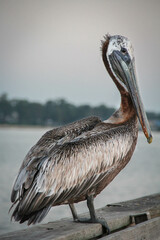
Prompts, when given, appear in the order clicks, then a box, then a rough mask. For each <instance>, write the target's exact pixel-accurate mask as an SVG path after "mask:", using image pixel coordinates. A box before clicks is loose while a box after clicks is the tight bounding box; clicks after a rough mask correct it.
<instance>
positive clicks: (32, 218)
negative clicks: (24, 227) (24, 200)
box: [11, 204, 52, 225]
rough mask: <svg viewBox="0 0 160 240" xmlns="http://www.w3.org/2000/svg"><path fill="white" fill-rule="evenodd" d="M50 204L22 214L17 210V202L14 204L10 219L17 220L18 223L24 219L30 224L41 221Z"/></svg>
mask: <svg viewBox="0 0 160 240" xmlns="http://www.w3.org/2000/svg"><path fill="white" fill-rule="evenodd" d="M51 207H52V205H48V206H46V207H44V208H42V209H40V210H38V211H35V212H32V213H30V214H28V215H27V213H26V214H22V213H21V212H20V211H19V204H18V205H17V206H16V208H15V210H14V212H13V214H12V216H11V220H12V219H14V220H15V221H17V222H19V223H23V222H25V221H28V223H27V224H28V225H30V224H36V223H39V222H41V221H42V220H43V219H44V217H45V216H46V215H47V213H48V212H49V210H50V209H51Z"/></svg>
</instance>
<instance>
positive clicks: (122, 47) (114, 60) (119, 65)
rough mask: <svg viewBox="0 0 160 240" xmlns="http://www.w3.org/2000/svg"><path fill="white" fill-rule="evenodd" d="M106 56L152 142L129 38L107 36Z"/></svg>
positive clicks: (147, 136)
mask: <svg viewBox="0 0 160 240" xmlns="http://www.w3.org/2000/svg"><path fill="white" fill-rule="evenodd" d="M106 42H107V47H106V51H105V54H106V56H105V58H106V60H107V62H108V68H107V69H108V71H109V73H110V75H111V76H112V78H114V80H115V82H117V83H116V84H117V85H118V86H119V89H120V91H125V92H127V93H128V94H129V95H130V97H131V100H132V103H133V106H134V108H135V111H136V113H137V116H138V118H139V121H140V124H141V126H142V129H143V132H144V134H145V136H146V138H147V140H148V142H149V143H151V142H152V135H151V130H150V126H149V123H148V120H147V116H146V113H145V111H144V107H143V103H142V100H141V97H140V93H139V89H138V85H137V77H136V70H135V58H134V51H133V47H132V44H131V42H130V41H129V40H128V38H126V37H123V36H119V35H115V36H107V41H106Z"/></svg>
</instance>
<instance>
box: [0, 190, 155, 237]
mask: <svg viewBox="0 0 160 240" xmlns="http://www.w3.org/2000/svg"><path fill="white" fill-rule="evenodd" d="M84 215H87V214H83V216H84ZM97 215H98V216H99V217H102V218H105V219H106V220H107V222H108V225H109V228H110V230H111V234H110V235H107V236H106V235H105V234H104V233H103V229H102V227H101V225H100V224H82V223H74V222H73V221H72V220H71V219H62V220H59V221H56V222H50V223H47V224H42V225H38V226H35V227H32V228H28V229H24V230H20V231H15V232H11V233H6V234H3V235H0V239H1V240H2V239H4V240H7V239H10V240H29V239H32V240H37V239H38V240H42V239H44V240H52V239H55V240H70V239H76V240H77V239H78V240H80V239H83V240H84V239H101V240H105V239H107V240H134V239H136V240H140V239H145V240H159V239H160V194H154V195H150V196H146V197H142V198H138V199H134V200H131V201H126V202H121V203H117V204H111V205H107V206H105V207H104V208H101V209H98V210H97Z"/></svg>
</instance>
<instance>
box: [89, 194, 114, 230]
mask: <svg viewBox="0 0 160 240" xmlns="http://www.w3.org/2000/svg"><path fill="white" fill-rule="evenodd" d="M87 206H88V208H89V212H90V216H91V219H90V222H92V223H100V224H101V225H102V226H103V228H104V229H105V232H107V233H108V234H109V233H110V229H109V227H108V224H107V222H106V221H105V219H103V218H97V216H96V212H95V208H94V197H93V195H90V196H87Z"/></svg>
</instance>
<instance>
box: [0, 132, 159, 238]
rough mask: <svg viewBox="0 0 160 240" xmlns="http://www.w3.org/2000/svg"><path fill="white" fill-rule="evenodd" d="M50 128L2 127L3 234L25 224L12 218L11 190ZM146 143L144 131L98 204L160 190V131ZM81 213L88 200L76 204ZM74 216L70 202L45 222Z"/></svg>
mask: <svg viewBox="0 0 160 240" xmlns="http://www.w3.org/2000/svg"><path fill="white" fill-rule="evenodd" d="M46 131H47V129H46V128H0V234H1V233H5V232H9V231H15V230H18V229H23V228H26V227H27V225H26V224H22V225H20V224H19V223H16V222H10V215H11V214H8V209H9V208H10V206H11V203H10V193H11V189H12V185H13V182H14V179H15V177H16V174H17V171H18V169H19V167H20V165H21V162H22V160H23V158H24V156H25V155H26V153H27V152H28V150H29V149H30V147H31V146H32V145H33V144H34V143H35V142H36V141H37V140H38V139H39V138H40V136H41V135H42V134H43V133H45V132H46ZM153 137H154V141H153V143H152V144H150V145H149V144H147V141H146V138H145V137H144V135H143V133H140V134H139V140H138V145H137V147H136V150H135V152H134V156H133V157H132V160H131V161H130V163H129V164H128V165H127V166H126V167H125V168H124V170H123V171H121V172H120V174H119V175H118V176H117V177H116V178H115V179H114V180H113V182H112V183H111V184H110V185H109V186H108V187H107V188H106V189H105V190H104V191H103V192H102V193H101V194H100V195H99V196H97V198H96V200H95V207H96V208H100V207H103V206H105V205H106V204H109V203H113V202H118V201H124V200H129V199H133V198H137V197H141V196H144V195H149V194H153V193H157V192H160V159H159V157H160V133H158V132H154V133H153ZM77 210H78V212H79V213H82V212H86V211H87V207H86V204H85V202H83V203H80V204H77ZM64 217H71V213H70V209H69V207H68V206H59V207H54V208H52V209H51V211H50V212H49V214H48V215H47V217H46V218H45V220H44V221H43V223H46V222H48V221H54V220H57V219H60V218H64Z"/></svg>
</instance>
